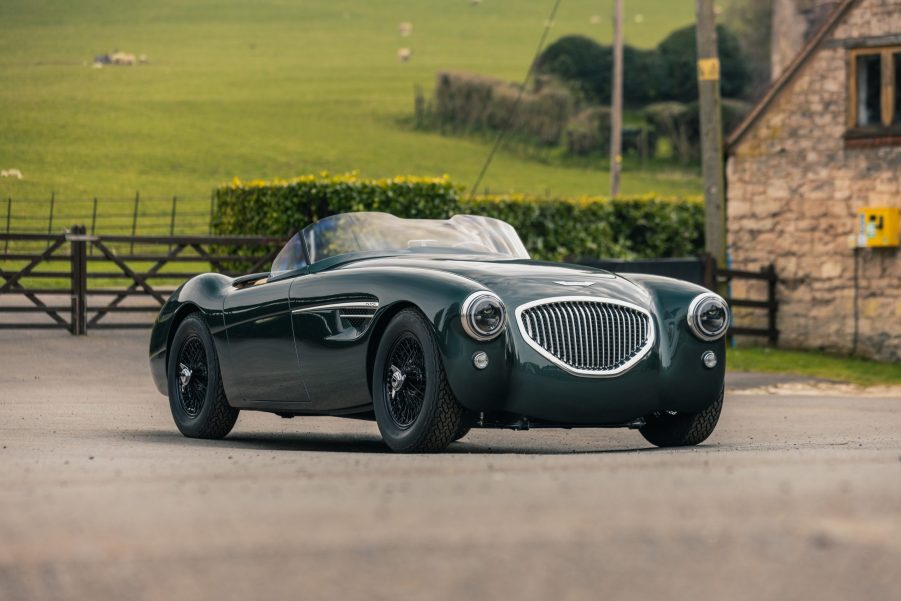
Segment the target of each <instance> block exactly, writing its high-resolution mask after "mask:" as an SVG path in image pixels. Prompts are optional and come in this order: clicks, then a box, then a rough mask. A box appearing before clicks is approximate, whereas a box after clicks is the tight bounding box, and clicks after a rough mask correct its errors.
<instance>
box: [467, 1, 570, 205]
mask: <svg viewBox="0 0 901 601" xmlns="http://www.w3.org/2000/svg"><path fill="white" fill-rule="evenodd" d="M561 1H562V0H555V1H554V6H553V7H552V8H551V14H550V15H548V18H547V21H546V22H545V24H544V31H542V32H541V38H540V39H539V40H538V47H537V48H536V49H535V56H534V57H532V61H531V62H530V63H529V70H528V71H526V76H525V78H524V79H523V80H522V85H521V86H519V93H517V94H516V99H515V100H514V101H513V108H512V109H510V113H509V115H508V117H507V123H506V124H505V125H504V127H502V128H501V131H500V132H499V133H498V135H497V139H496V140H495V141H494V145H493V146H492V147H491V152H489V153H488V157H487V158H486V159H485V164H484V165H482V170H481V171H480V172H479V177H478V178H477V179H476V181H475V183H474V184H473V185H472V189H471V190H470V191H469V199H470V200H472V198H473V197H474V196H475V194H476V190H477V189H478V188H479V184H481V183H482V178H484V177H485V173H487V171H488V167H489V166H490V165H491V161H492V160H493V159H494V155H495V153H497V150H498V148H500V147H501V144H502V143H503V141H504V138H506V137H507V133H509V131H510V126H511V125H512V124H513V118H514V117H515V115H516V110H517V109H518V108H519V103H520V101H521V100H522V95H523V93H524V92H525V90H526V86H527V85H528V83H529V80H530V79H532V74H533V73H534V72H535V63H536V62H538V57H539V56H540V55H541V51H542V50H543V49H544V43H545V41H546V40H547V34H548V32H549V31H550V30H551V27H552V26H553V24H554V17H556V16H557V9H558V8H560V3H561Z"/></svg>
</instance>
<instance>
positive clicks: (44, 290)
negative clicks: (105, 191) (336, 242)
mask: <svg viewBox="0 0 901 601" xmlns="http://www.w3.org/2000/svg"><path fill="white" fill-rule="evenodd" d="M283 242H284V240H282V239H281V238H271V237H248V236H128V235H125V236H117V235H102V236H100V235H91V234H90V233H89V231H88V229H87V227H85V226H73V227H72V228H70V229H69V230H67V231H66V232H64V233H61V234H35V233H8V234H7V233H0V243H2V245H3V246H4V247H6V246H7V245H6V243H13V244H14V250H12V251H9V250H4V251H3V252H2V253H0V329H14V328H15V329H19V328H29V329H33V328H39V329H45V328H61V329H66V330H68V331H69V332H71V333H72V334H74V335H84V334H86V333H87V331H88V330H89V329H95V328H105V329H109V328H147V327H149V326H150V325H151V324H152V320H150V319H147V317H148V314H150V315H152V314H155V313H157V312H158V311H159V309H160V307H161V306H162V304H163V303H164V302H165V301H166V298H167V297H168V296H169V295H171V294H172V292H173V291H174V287H175V286H177V285H178V284H179V283H181V282H183V281H184V280H186V279H188V278H191V277H193V276H195V275H197V274H198V273H203V272H207V271H217V272H220V273H223V274H226V275H237V274H239V273H253V272H255V271H260V270H261V269H263V268H264V267H265V266H267V265H268V264H269V263H270V262H271V261H272V259H273V258H274V257H275V255H276V253H278V251H279V250H280V248H281V246H282V244H283ZM237 249H241V250H242V251H245V252H246V251H247V250H248V249H249V250H252V251H254V252H253V255H252V256H250V257H248V256H246V254H245V252H242V253H241V254H237V253H236V252H235V251H236V250H237ZM0 250H3V249H0ZM64 265H65V266H66V268H65V269H60V267H61V266H64ZM89 266H91V267H92V268H91V269H89ZM93 267H98V269H94V268H93ZM167 267H169V268H168V269H167ZM99 268H103V269H99ZM123 281H124V282H125V283H124V284H123ZM121 314H131V315H134V314H144V315H143V316H141V319H140V320H139V321H134V320H128V319H117V320H114V321H110V320H109V319H108V318H109V316H111V315H117V316H121ZM34 316H37V317H39V318H41V319H35V318H34ZM29 317H30V318H29Z"/></svg>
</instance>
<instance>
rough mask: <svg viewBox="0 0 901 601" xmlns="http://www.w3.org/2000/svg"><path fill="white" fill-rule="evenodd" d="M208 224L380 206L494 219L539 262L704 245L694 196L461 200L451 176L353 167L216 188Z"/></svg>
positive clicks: (294, 218) (656, 253)
mask: <svg viewBox="0 0 901 601" xmlns="http://www.w3.org/2000/svg"><path fill="white" fill-rule="evenodd" d="M214 196H215V201H216V206H215V212H214V215H213V231H214V232H215V233H217V234H223V235H244V234H246V235H251V234H253V235H287V234H288V233H290V232H293V231H296V230H298V229H301V228H303V227H304V226H306V225H307V224H309V223H311V222H313V221H315V220H316V219H320V218H322V217H327V216H329V215H333V214H335V213H344V212H348V211H383V212H386V213H392V214H394V215H397V216H399V217H417V218H447V217H450V216H452V215H455V214H461V213H470V214H475V215H486V216H489V217H496V218H498V219H502V220H504V221H506V222H508V223H510V224H511V225H512V226H513V227H515V228H516V230H517V232H519V235H520V237H522V240H523V242H524V243H525V245H526V248H528V249H529V252H530V253H532V256H533V257H534V258H536V259H547V260H552V261H559V260H563V259H565V258H571V257H591V258H650V257H678V256H688V255H694V254H697V253H700V252H701V251H702V250H703V246H704V240H703V231H704V215H703V207H702V205H701V203H700V201H699V199H698V198H694V197H692V198H674V197H659V196H654V195H645V196H635V197H620V198H616V199H614V200H609V199H607V198H603V197H587V196H586V197H581V198H542V197H537V196H529V195H521V194H509V195H487V196H486V195H481V196H476V197H475V198H473V199H472V200H470V199H468V198H467V196H466V195H465V194H464V192H463V190H462V188H460V187H459V186H456V185H454V184H453V183H452V182H451V181H450V179H449V178H448V177H446V176H445V177H441V178H421V177H396V178H390V179H378V180H367V179H361V178H359V177H357V176H356V175H354V174H349V175H340V176H329V175H328V174H321V175H319V176H313V175H311V176H304V177H299V178H295V179H291V180H276V181H271V182H264V181H253V182H247V183H243V182H240V181H238V180H235V181H233V182H232V183H231V184H229V185H226V186H222V187H220V188H218V189H216V190H215V191H214Z"/></svg>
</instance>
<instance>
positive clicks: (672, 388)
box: [150, 213, 729, 452]
mask: <svg viewBox="0 0 901 601" xmlns="http://www.w3.org/2000/svg"><path fill="white" fill-rule="evenodd" d="M728 325H729V309H728V307H727V305H726V303H725V301H724V300H723V299H722V298H720V297H719V296H717V295H716V294H713V293H712V292H710V291H708V290H706V289H704V288H701V287H698V286H695V285H693V284H689V283H687V282H683V281H679V280H673V279H669V278H663V277H657V276H650V275H638V274H628V275H614V274H612V273H609V272H606V271H601V270H597V269H589V268H585V267H577V266H569V265H562V264H555V263H545V262H540V261H532V260H530V259H529V254H528V252H526V249H525V247H524V246H523V244H522V242H521V241H520V239H519V237H518V236H517V235H516V232H515V231H514V230H513V228H512V227H511V226H510V225H508V224H506V223H504V222H502V221H498V220H496V219H489V218H486V217H476V216H471V215H458V216H455V217H453V218H451V219H448V220H445V221H441V220H421V219H400V218H397V217H394V216H391V215H387V214H384V213H347V214H343V215H335V216H332V217H328V218H326V219H322V220H321V221H319V222H317V223H315V224H313V225H310V226H308V227H307V228H306V229H304V230H303V231H302V232H300V233H298V234H297V235H296V236H294V237H293V238H291V240H289V241H288V243H287V244H286V245H285V247H284V249H282V251H281V252H280V253H279V255H278V256H277V257H276V259H275V261H274V262H273V265H272V271H271V272H269V273H258V274H253V275H247V276H243V277H239V278H230V277H226V276H223V275H220V274H214V273H208V274H204V275H200V276H197V277H195V278H193V279H191V280H189V281H188V282H186V283H185V284H184V285H182V286H181V287H180V288H179V289H178V290H176V291H175V293H174V294H173V295H172V297H171V298H170V299H169V300H168V302H166V304H165V305H164V306H163V308H162V310H161V311H160V315H159V317H158V319H157V320H156V323H155V325H154V328H153V332H152V334H151V338H150V368H151V371H152V373H153V379H154V381H155V382H156V386H157V388H158V389H159V390H160V392H161V393H163V394H165V395H168V397H169V404H170V407H171V409H172V416H173V417H174V419H175V424H176V426H178V429H179V430H180V431H181V432H182V433H183V434H184V435H186V436H191V437H198V438H221V437H224V436H225V435H227V434H228V433H229V432H230V431H231V429H232V427H233V426H234V424H235V420H236V419H237V417H238V412H239V411H240V410H241V409H249V410H256V411H268V412H271V413H276V414H278V415H281V416H283V417H293V416H299V415H333V416H346V417H353V418H363V419H374V420H375V421H376V422H377V423H378V427H379V430H380V431H381V433H382V437H383V438H384V439H385V442H386V443H387V444H388V446H389V447H391V448H392V449H394V450H395V451H405V452H415V451H439V450H441V449H444V448H445V447H446V446H447V445H448V444H450V443H451V442H453V441H455V440H458V439H460V438H462V437H463V436H465V435H466V433H467V432H468V431H469V430H470V428H473V427H479V428H512V429H516V430H528V429H530V428H537V427H562V428H577V427H578V428H582V427H627V428H635V429H637V430H638V431H639V432H641V434H642V435H644V437H645V438H646V439H647V440H648V441H650V442H651V443H653V444H655V445H658V446H678V445H693V444H698V443H700V442H702V441H703V440H705V439H706V438H707V437H708V436H709V435H710V433H711V432H712V431H713V429H714V427H715V426H716V423H717V420H718V419H719V415H720V410H721V408H722V404H723V377H724V370H725V343H724V339H723V336H724V335H725V333H726V329H727V328H728Z"/></svg>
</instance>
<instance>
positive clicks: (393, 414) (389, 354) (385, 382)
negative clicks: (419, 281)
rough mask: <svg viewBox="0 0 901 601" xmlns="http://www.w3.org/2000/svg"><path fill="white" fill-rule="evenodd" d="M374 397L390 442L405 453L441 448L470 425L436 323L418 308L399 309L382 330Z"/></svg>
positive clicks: (381, 427)
mask: <svg viewBox="0 0 901 601" xmlns="http://www.w3.org/2000/svg"><path fill="white" fill-rule="evenodd" d="M372 401H373V406H374V410H375V418H376V423H377V424H378V427H379V431H380V432H381V434H382V438H383V439H384V441H385V444H387V445H388V446H389V447H390V448H391V450H393V451H397V452H401V453H432V452H437V451H442V450H444V449H445V448H446V447H447V445H449V444H450V443H451V442H453V440H454V436H455V435H456V434H457V433H458V432H460V430H461V428H462V427H463V425H464V424H465V422H464V416H465V412H464V410H463V407H462V406H461V405H460V404H459V403H458V402H457V399H456V398H455V397H454V393H453V392H452V391H451V389H450V385H449V384H448V382H447V377H446V375H445V372H444V365H443V364H442V362H441V355H440V354H439V352H438V345H437V343H436V342H435V336H434V334H433V333H432V327H431V325H430V324H429V323H428V322H427V321H426V320H425V318H424V317H423V316H422V315H421V314H420V313H419V312H418V311H416V310H413V309H404V310H403V311H401V312H400V313H398V314H397V315H396V316H395V317H394V318H393V319H392V320H391V323H389V324H388V327H387V328H386V329H385V332H384V334H383V335H382V338H381V340H380V342H379V348H378V351H377V352H376V357H375V365H374V368H373V377H372Z"/></svg>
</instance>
